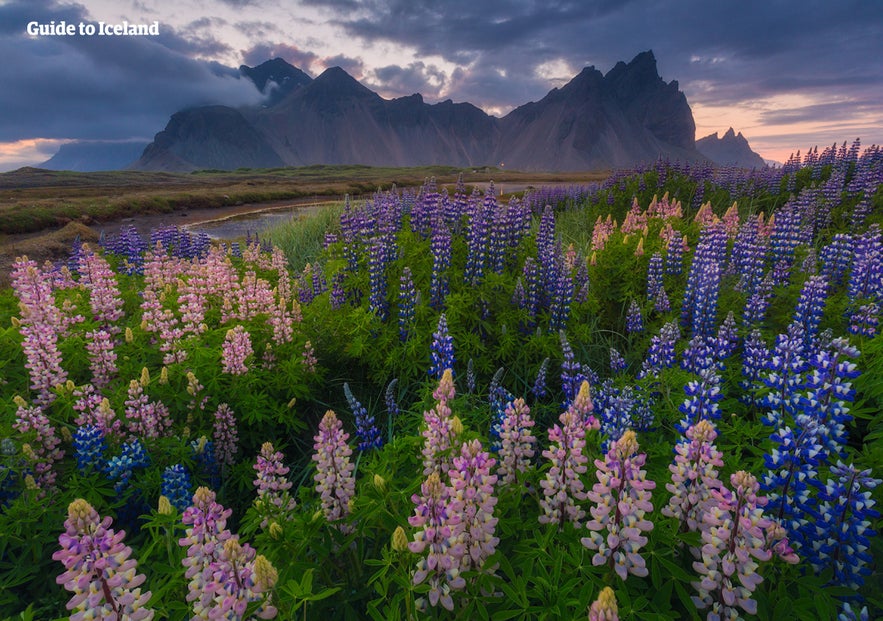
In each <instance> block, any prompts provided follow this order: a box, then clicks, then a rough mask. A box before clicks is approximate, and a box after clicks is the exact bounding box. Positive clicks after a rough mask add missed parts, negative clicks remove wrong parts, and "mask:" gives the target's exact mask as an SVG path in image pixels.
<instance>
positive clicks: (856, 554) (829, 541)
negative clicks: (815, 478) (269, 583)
mask: <svg viewBox="0 0 883 621" xmlns="http://www.w3.org/2000/svg"><path fill="white" fill-rule="evenodd" d="M831 475H832V476H833V477H834V478H833V479H828V482H827V483H826V484H824V485H822V484H819V488H820V489H819V500H820V501H821V503H820V505H819V508H818V511H817V512H816V515H815V520H814V523H813V524H812V525H811V526H810V527H809V529H808V530H809V532H810V537H809V538H808V543H809V544H811V545H809V546H805V548H806V554H807V557H808V558H809V561H810V563H812V565H813V568H814V569H815V570H816V571H818V572H821V571H824V570H825V569H827V568H829V567H830V568H833V570H834V580H835V581H836V583H837V584H839V585H842V586H846V587H849V588H851V589H859V588H860V587H861V586H862V585H863V584H864V580H865V579H864V577H865V576H866V575H868V574H870V573H871V568H870V567H869V566H868V565H870V564H871V563H873V557H872V556H871V554H870V552H869V547H870V541H869V540H868V537H869V536H872V535H874V534H875V532H874V531H873V530H871V528H870V526H871V522H872V520H875V519H877V518H879V517H880V512H879V511H877V510H876V509H874V508H873V507H874V505H875V504H876V501H875V500H874V499H873V498H872V497H871V490H873V489H874V488H875V487H877V486H878V485H879V484H880V483H881V480H880V479H874V478H872V477H871V471H870V470H858V469H856V468H855V466H853V465H852V464H849V465H846V464H844V463H843V462H842V461H840V460H838V461H837V465H836V466H833V467H832V468H831Z"/></svg>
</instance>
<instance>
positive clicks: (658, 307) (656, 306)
mask: <svg viewBox="0 0 883 621" xmlns="http://www.w3.org/2000/svg"><path fill="white" fill-rule="evenodd" d="M653 310H655V311H656V312H657V313H667V312H668V311H670V310H671V302H669V300H668V294H667V293H666V292H665V287H663V286H662V285H660V286H659V290H658V291H657V292H656V297H655V298H653Z"/></svg>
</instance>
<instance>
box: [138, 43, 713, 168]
mask: <svg viewBox="0 0 883 621" xmlns="http://www.w3.org/2000/svg"><path fill="white" fill-rule="evenodd" d="M242 71H243V74H244V75H247V76H248V77H250V78H251V79H252V80H254V82H255V85H256V86H258V87H259V88H264V89H266V88H268V85H269V84H271V83H276V84H278V83H279V81H278V77H279V76H288V77H283V78H282V81H283V87H282V88H278V89H275V90H274V91H273V93H274V94H275V95H276V98H275V99H273V98H272V97H271V99H270V100H268V102H267V103H266V104H265V105H264V106H262V107H254V108H244V109H241V110H233V109H231V108H225V107H223V106H207V107H202V108H194V109H191V110H188V111H184V112H180V113H177V114H176V115H174V116H173V117H172V119H171V120H170V121H169V125H168V126H167V127H166V129H165V130H164V131H162V132H160V133H159V134H157V136H156V139H155V140H154V142H153V143H152V144H151V145H150V146H149V147H148V148H147V149H146V150H145V152H144V156H143V157H142V158H141V160H139V161H138V162H137V163H136V165H135V166H136V168H144V169H150V170H192V169H195V168H238V167H244V166H247V167H265V166H279V165H289V166H301V165H309V164H369V165H377V166H408V165H411V166H413V165H424V164H447V165H454V166H481V165H487V164H493V165H496V164H499V163H503V164H504V165H506V166H509V167H511V168H518V169H524V170H585V169H599V168H610V167H613V166H629V165H634V164H637V163H640V162H649V161H652V160H655V159H657V158H658V157H660V156H665V157H671V158H677V159H681V160H697V159H704V158H703V156H702V155H701V154H700V153H699V152H698V151H697V150H696V148H695V124H694V122H693V115H692V112H691V110H690V107H689V105H688V104H687V100H686V98H685V97H684V94H683V93H681V92H680V91H679V90H678V83H677V82H676V81H671V82H665V81H663V80H662V78H660V77H659V75H658V72H657V66H656V59H655V57H654V56H653V53H652V52H643V53H641V54H639V55H638V56H636V57H635V58H634V59H633V60H632V61H631V62H629V63H623V62H620V63H618V64H617V65H616V66H615V67H614V68H613V69H611V70H610V71H609V72H608V73H607V74H606V75H602V74H601V72H599V71H598V70H596V69H595V68H594V67H588V68H586V69H584V70H583V71H582V72H580V74H579V75H577V76H576V77H575V78H574V79H573V80H571V82H569V83H568V84H567V85H565V86H563V87H562V88H560V89H553V90H552V91H550V92H549V93H548V94H547V95H546V96H545V97H544V98H542V99H541V100H540V101H538V102H531V103H528V104H525V105H523V106H520V107H518V108H516V109H515V110H513V111H512V112H510V113H509V114H508V115H506V116H505V117H503V118H502V119H499V118H496V117H492V116H489V115H487V114H486V113H485V112H483V111H482V110H480V109H479V108H477V107H475V106H473V105H472V104H469V103H456V104H455V103H453V102H452V101H450V100H448V101H443V102H441V103H437V104H427V103H426V102H425V101H424V100H423V98H422V97H421V96H420V95H419V94H414V95H410V96H408V97H400V98H397V99H392V100H387V99H383V98H382V97H380V96H379V95H378V94H377V93H375V92H373V91H371V90H370V89H368V88H366V87H365V86H363V85H362V84H360V83H359V82H358V81H356V80H355V79H354V78H352V77H351V76H350V75H348V74H347V73H346V72H345V71H344V70H343V69H341V68H339V67H333V68H331V69H328V70H326V71H325V72H324V73H322V74H321V75H320V76H318V77H317V78H315V79H312V80H311V79H309V76H306V74H304V73H303V72H300V70H298V69H296V68H294V67H291V66H290V65H288V64H287V63H285V62H284V61H281V60H279V59H275V60H273V61H268V62H267V63H264V64H263V65H260V66H259V67H257V68H255V69H249V68H243V69H242ZM261 85H263V86H261ZM284 85H288V86H284Z"/></svg>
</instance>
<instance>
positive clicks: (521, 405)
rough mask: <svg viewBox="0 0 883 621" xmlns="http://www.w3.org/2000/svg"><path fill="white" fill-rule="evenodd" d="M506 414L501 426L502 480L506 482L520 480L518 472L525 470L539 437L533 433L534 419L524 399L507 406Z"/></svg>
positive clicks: (500, 472)
mask: <svg viewBox="0 0 883 621" xmlns="http://www.w3.org/2000/svg"><path fill="white" fill-rule="evenodd" d="M505 414H506V416H505V418H504V419H503V424H502V425H501V428H500V451H499V456H500V467H499V469H498V472H499V476H500V480H501V481H502V482H503V483H505V484H512V483H516V482H517V481H518V473H519V472H525V471H526V470H527V468H528V466H529V465H530V460H531V459H533V456H534V445H536V442H537V439H536V438H535V437H534V436H533V435H532V433H531V428H532V427H533V426H534V421H533V419H532V418H531V417H530V408H529V407H528V406H527V404H526V403H525V402H524V399H520V398H519V399H516V400H515V401H513V402H512V403H511V404H509V405H508V406H507V407H506V412H505Z"/></svg>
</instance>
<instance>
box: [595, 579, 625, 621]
mask: <svg viewBox="0 0 883 621" xmlns="http://www.w3.org/2000/svg"><path fill="white" fill-rule="evenodd" d="M589 621H619V607H618V606H617V605H616V595H615V594H614V593H613V589H611V588H610V587H604V588H603V589H601V592H600V593H599V594H598V599H596V600H595V601H594V602H592V605H591V606H590V607H589Z"/></svg>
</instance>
